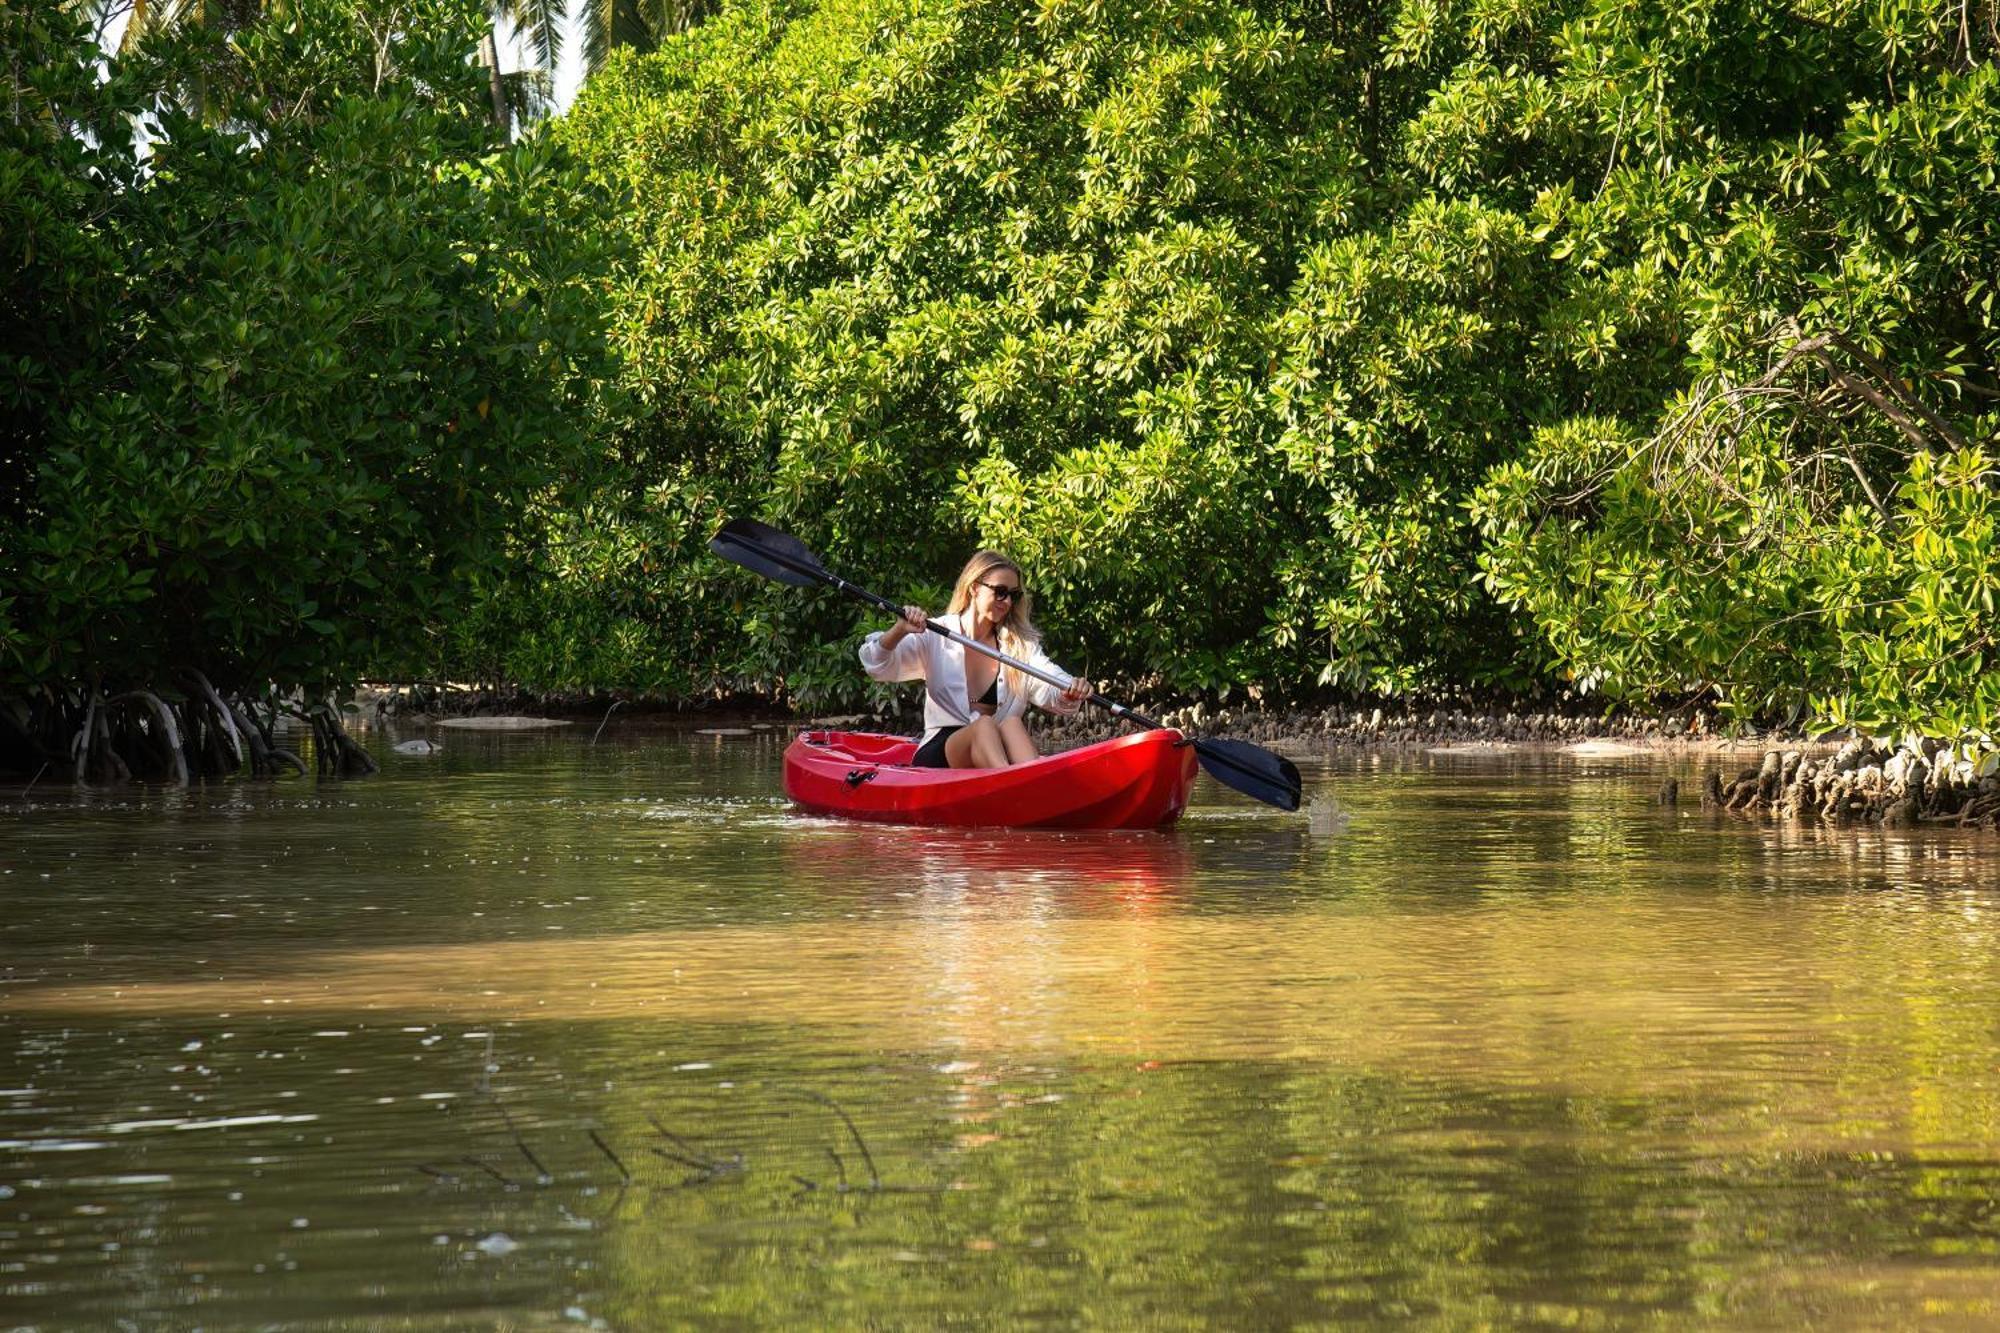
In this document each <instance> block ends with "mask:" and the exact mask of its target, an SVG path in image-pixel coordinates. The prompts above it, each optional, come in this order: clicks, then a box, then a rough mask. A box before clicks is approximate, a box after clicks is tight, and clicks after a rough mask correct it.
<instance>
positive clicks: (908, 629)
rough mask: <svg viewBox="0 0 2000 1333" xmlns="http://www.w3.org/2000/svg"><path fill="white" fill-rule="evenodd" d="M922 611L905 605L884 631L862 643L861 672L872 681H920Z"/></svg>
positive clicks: (922, 649)
mask: <svg viewBox="0 0 2000 1333" xmlns="http://www.w3.org/2000/svg"><path fill="white" fill-rule="evenodd" d="M925 615H926V613H925V611H924V609H923V608H922V607H921V606H906V607H904V608H903V614H902V615H901V616H900V617H899V618H898V619H897V621H896V623H895V624H894V625H893V626H891V627H890V628H889V629H887V630H883V631H879V632H877V633H874V634H871V635H869V636H868V637H867V638H865V639H863V640H862V641H861V669H862V670H863V671H866V672H867V673H868V674H869V676H870V677H872V678H873V679H875V680H920V679H922V678H923V675H924V635H925V634H926V633H927V632H928V631H927V630H926V629H925V628H924V620H925Z"/></svg>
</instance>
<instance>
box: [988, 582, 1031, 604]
mask: <svg viewBox="0 0 2000 1333" xmlns="http://www.w3.org/2000/svg"><path fill="white" fill-rule="evenodd" d="M979 586H980V587H982V588H984V589H986V591H988V592H990V593H992V594H993V596H994V597H995V598H996V599H998V600H1000V601H1003V602H1018V601H1020V600H1021V599H1022V598H1023V597H1025V596H1027V595H1028V590H1027V589H1026V588H1020V587H1013V588H1010V587H1008V586H1007V585H1006V584H1004V583H988V582H987V581H986V580H985V579H981V580H980V581H979Z"/></svg>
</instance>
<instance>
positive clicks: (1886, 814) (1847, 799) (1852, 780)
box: [1663, 737, 2000, 830]
mask: <svg viewBox="0 0 2000 1333" xmlns="http://www.w3.org/2000/svg"><path fill="white" fill-rule="evenodd" d="M1663 799H1665V794H1664V793H1663ZM1701 803H1702V805H1703V806H1704V807H1713V808H1717V809H1723V810H1737V811H1741V812H1743V813H1745V814H1752V815H1754V814H1768V815H1771V816H1773V817H1776V818H1779V819H1787V820H1798V821H1805V822H1814V823H1820V824H1831V825H1842V824H1880V825H1881V826H1882V827H1884V828H1910V827H1912V826H1915V825H1919V824H1943V825H1949V826H1955V827H1958V828H1986V829H1993V830H2000V753H1996V752H1995V751H1993V750H1990V749H1989V750H1983V751H1975V752H1973V753H1966V752H1965V751H1964V750H1963V749H1961V748H1960V747H1956V746H1953V745H1951V744H1950V743H1948V742H1946V741H1941V740H1934V739H1933V740H1919V739H1912V740H1909V741H1905V742H1903V743H1902V744H1900V745H1893V746H1892V745H1886V744H1884V743H1883V742H1881V741H1877V740H1873V739H1870V738H1868V737H1862V738H1859V739H1856V740H1851V741H1848V742H1847V743H1846V744H1845V745H1842V746H1841V747H1840V748H1839V749H1838V750H1836V751H1835V752H1834V753H1833V754H1831V755H1827V756H1820V757H1815V756H1813V755H1810V754H1807V753H1805V752H1803V751H1801V750H1796V749H1773V750H1768V751H1766V752H1765V754H1764V759H1763V762H1762V763H1760V764H1759V765H1758V766H1757V767H1755V768H1746V769H1744V770H1743V771H1742V772H1741V773H1739V774H1738V775H1737V776H1736V778H1735V779H1734V780H1733V781H1729V782H1724V781H1723V778H1722V775H1721V774H1719V773H1711V774H1709V776H1708V782H1707V785H1706V786H1705V788H1704V789H1703V791H1702V796H1701Z"/></svg>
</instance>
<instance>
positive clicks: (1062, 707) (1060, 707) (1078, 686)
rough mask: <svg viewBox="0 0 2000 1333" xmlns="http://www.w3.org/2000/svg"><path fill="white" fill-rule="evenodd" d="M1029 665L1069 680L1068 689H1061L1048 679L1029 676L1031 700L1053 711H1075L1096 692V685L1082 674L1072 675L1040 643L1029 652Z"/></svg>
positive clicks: (1028, 691) (1028, 683)
mask: <svg viewBox="0 0 2000 1333" xmlns="http://www.w3.org/2000/svg"><path fill="white" fill-rule="evenodd" d="M1028 665H1029V666H1031V667H1034V668H1035V669H1036V670H1038V671H1046V672H1048V673H1049V674H1050V675H1052V676H1060V677H1062V678H1063V679H1065V680H1067V681H1068V682H1069V687H1068V688H1067V689H1060V690H1059V689H1057V688H1056V687H1055V686H1053V685H1051V684H1049V683H1048V682H1047V681H1042V680H1036V679H1035V678H1034V677H1033V676H1030V677H1028V679H1027V687H1028V688H1027V695H1028V699H1029V701H1030V702H1031V703H1034V704H1036V705H1037V706H1039V707H1041V708H1045V709H1047V710H1048V711H1049V712H1051V713H1063V714H1069V713H1074V712H1075V711H1076V710H1077V709H1079V708H1081V707H1083V701H1084V700H1086V699H1088V698H1089V697H1090V696H1091V694H1092V693H1093V692H1094V687H1093V686H1092V685H1091V683H1090V682H1089V681H1087V680H1085V679H1084V678H1083V677H1082V676H1072V675H1070V674H1069V672H1067V671H1065V670H1063V669H1062V668H1061V667H1059V666H1057V665H1056V664H1055V662H1054V661H1052V660H1051V659H1050V658H1049V655H1048V654H1047V653H1044V652H1043V651H1042V649H1041V645H1040V644H1037V645H1036V646H1035V647H1034V649H1033V650H1032V651H1030V652H1029V654H1028Z"/></svg>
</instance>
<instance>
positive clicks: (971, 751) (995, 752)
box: [944, 716, 1007, 768]
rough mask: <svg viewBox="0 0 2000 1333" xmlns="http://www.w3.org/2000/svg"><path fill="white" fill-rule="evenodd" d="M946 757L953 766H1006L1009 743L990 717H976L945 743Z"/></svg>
mask: <svg viewBox="0 0 2000 1333" xmlns="http://www.w3.org/2000/svg"><path fill="white" fill-rule="evenodd" d="M944 757H945V758H946V759H948V760H950V761H951V766H952V767H953V768H1005V767H1007V745H1006V743H1005V742H1004V741H1002V740H1001V739H1000V728H999V727H997V726H995V725H994V722H993V719H992V718H990V717H984V716H982V717H975V718H973V719H972V722H971V725H969V726H967V727H965V728H964V729H963V730H960V731H955V732H953V733H952V735H951V739H950V740H948V741H946V742H945V743H944Z"/></svg>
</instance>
